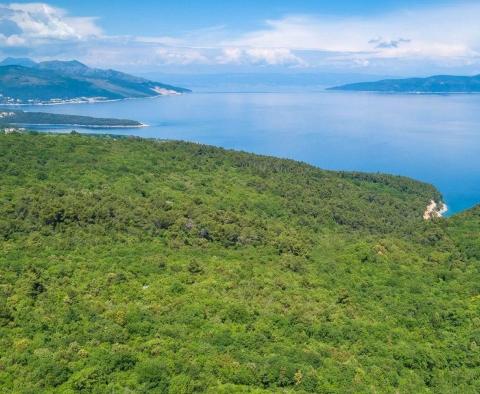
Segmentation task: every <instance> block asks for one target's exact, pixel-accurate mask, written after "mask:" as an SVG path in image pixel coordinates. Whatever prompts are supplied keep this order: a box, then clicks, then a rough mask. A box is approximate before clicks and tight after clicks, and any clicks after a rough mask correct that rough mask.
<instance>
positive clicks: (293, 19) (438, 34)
mask: <svg viewBox="0 0 480 394" xmlns="http://www.w3.org/2000/svg"><path fill="white" fill-rule="evenodd" d="M478 20H480V4H471V3H470V4H463V5H462V4H458V5H455V6H450V7H438V8H420V9H416V10H414V11H413V10H412V11H401V12H396V13H392V14H388V15H383V16H374V17H364V18H354V17H350V18H348V17H346V18H345V17H342V18H339V17H325V16H288V17H285V18H283V19H279V20H270V21H267V22H266V28H264V29H261V30H258V31H253V32H249V33H247V34H244V35H243V36H241V37H239V38H236V39H234V40H230V41H227V42H224V44H225V45H234V46H237V47H261V48H287V49H289V50H290V51H305V50H308V51H318V52H321V53H323V54H325V53H330V54H336V55H338V54H341V56H342V57H343V58H344V59H348V58H351V59H352V61H354V62H357V61H358V58H359V55H361V58H362V59H370V60H371V59H375V58H380V59H381V58H431V59H438V60H439V61H442V59H444V58H448V59H452V58H457V59H470V58H472V57H478V56H479V52H478V49H479V48H480V29H479V28H478Z"/></svg>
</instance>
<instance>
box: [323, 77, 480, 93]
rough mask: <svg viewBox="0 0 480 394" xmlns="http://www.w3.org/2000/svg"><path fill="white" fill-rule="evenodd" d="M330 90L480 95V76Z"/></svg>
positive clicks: (364, 84) (384, 82)
mask: <svg viewBox="0 0 480 394" xmlns="http://www.w3.org/2000/svg"><path fill="white" fill-rule="evenodd" d="M329 90H350V91H364V92H385V93H479V92H480V75H476V76H473V77H465V76H452V75H437V76H433V77H428V78H407V79H385V80H382V81H377V82H360V83H352V84H347V85H342V86H335V87H333V88H330V89H329Z"/></svg>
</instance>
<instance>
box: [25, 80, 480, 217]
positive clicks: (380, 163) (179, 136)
mask: <svg viewBox="0 0 480 394" xmlns="http://www.w3.org/2000/svg"><path fill="white" fill-rule="evenodd" d="M23 109H25V110H32V111H44V112H54V113H64V114H77V115H88V116H96V117H114V118H126V119H134V120H138V121H140V122H142V123H145V124H146V125H148V126H147V127H143V128H132V129H79V128H77V129H76V130H78V131H80V132H88V133H113V134H122V135H135V136H141V137H147V138H159V139H173V140H184V141H193V142H198V143H203V144H209V145H215V146H220V147H224V148H228V149H235V150H241V151H247V152H253V153H258V154H263V155H272V156H277V157H283V158H290V159H295V160H300V161H303V162H306V163H309V164H312V165H314V166H317V167H320V168H323V169H329V170H348V171H351V170H352V171H367V172H373V173H377V172H380V173H388V174H395V175H403V176H408V177H411V178H414V179H417V180H421V181H424V182H428V183H431V184H433V185H435V186H436V187H437V188H438V189H439V190H440V191H441V193H442V194H443V196H444V199H445V202H446V203H447V205H448V208H449V211H448V214H454V213H457V212H460V211H462V210H465V209H467V208H469V207H472V206H474V205H475V204H479V203H480V95H474V94H472V95H412V94H405V95H402V94H377V93H360V92H359V93H357V92H354V93H349V92H333V91H326V90H320V91H298V90H297V91H295V90H292V89H289V90H288V91H275V92H268V91H256V92H248V91H242V92H235V91H229V92H222V91H211V92H209V91H200V92H194V93H190V94H184V95H177V96H163V97H157V98H149V99H134V100H123V101H115V102H104V103H90V104H65V105H55V106H42V107H25V108H23ZM49 129H51V127H49ZM71 129H72V128H58V129H56V130H55V131H58V132H68V131H70V130H71Z"/></svg>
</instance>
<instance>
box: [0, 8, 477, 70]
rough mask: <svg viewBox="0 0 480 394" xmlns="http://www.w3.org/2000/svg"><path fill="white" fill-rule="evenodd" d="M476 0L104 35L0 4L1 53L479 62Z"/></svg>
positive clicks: (88, 21) (91, 24) (376, 63)
mask: <svg viewBox="0 0 480 394" xmlns="http://www.w3.org/2000/svg"><path fill="white" fill-rule="evenodd" d="M478 20H480V4H475V3H458V4H456V5H455V6H448V7H447V6H437V7H430V8H425V7H424V8H422V7H420V8H419V7H417V8H415V9H411V10H404V11H397V12H394V13H390V14H384V15H375V16H371V17H332V16H322V15H290V16H285V17H283V18H280V19H277V20H268V21H265V22H264V27H263V28H261V29H257V30H254V31H249V32H244V33H243V34H238V33H232V32H230V31H229V29H228V26H223V25H221V26H212V27H207V28H204V29H200V30H196V31H190V32H185V33H184V34H182V35H180V36H148V37H144V36H109V35H107V34H104V33H103V32H102V30H101V28H100V27H99V26H98V22H97V19H96V18H92V17H78V16H71V15H69V14H68V13H67V12H66V11H65V10H62V9H59V8H56V7H52V6H49V5H47V4H41V3H27V4H17V3H13V4H8V5H7V4H3V5H2V4H0V54H4V55H7V54H12V53H15V54H19V53H20V54H22V55H31V56H35V57H37V58H49V57H61V58H65V57H68V58H74V57H75V58H79V59H80V60H83V61H86V62H90V63H92V64H94V65H97V66H137V65H138V66H140V65H145V66H152V67H155V66H160V65H179V66H188V65H223V66H268V67H312V68H330V69H342V68H347V69H349V68H361V69H369V70H375V72H380V71H381V72H385V71H387V72H390V70H392V69H393V68H396V69H397V70H399V71H400V72H401V70H402V67H407V66H408V67H410V68H414V67H417V66H419V65H425V67H426V66H428V67H430V68H431V69H434V68H435V67H437V68H438V67H444V68H448V67H457V68H459V67H460V68H461V67H470V69H473V68H474V67H475V66H476V65H479V64H480V29H479V28H478Z"/></svg>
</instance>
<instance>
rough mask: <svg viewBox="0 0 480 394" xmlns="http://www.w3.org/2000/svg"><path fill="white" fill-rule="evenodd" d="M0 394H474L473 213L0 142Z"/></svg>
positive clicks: (122, 144)
mask: <svg viewBox="0 0 480 394" xmlns="http://www.w3.org/2000/svg"><path fill="white" fill-rule="evenodd" d="M0 168H1V171H0V392H6V393H10V392H18V393H39V392H40V393H41V392H49V393H51V392H53V393H57V392H58V393H75V392H86V393H88V392H90V393H124V392H125V393H127V392H134V393H137V392H138V393H192V392H210V393H249V392H253V393H269V392H303V393H310V392H311V393H358V392H365V393H371V392H387V393H389V392H390V393H398V392H415V393H416V392H418V393H420V392H425V393H428V392H435V393H451V392H462V393H475V392H478V391H479V390H480V383H479V382H480V319H479V317H478V316H479V312H480V265H479V264H480V248H479V246H478V245H479V244H478V242H476V240H478V237H479V233H480V227H479V226H480V216H479V210H478V208H477V209H474V210H472V211H470V212H467V213H464V214H461V215H458V216H456V217H453V218H451V219H438V220H431V221H425V220H423V213H424V211H425V208H426V206H427V205H428V204H429V203H430V201H431V200H432V199H433V200H435V201H437V202H440V201H441V196H440V195H439V193H438V192H437V191H436V190H435V189H434V188H433V187H432V186H430V185H427V184H423V183H420V182H416V181H413V180H410V179H407V178H402V177H394V176H388V175H383V174H362V173H343V172H331V171H323V170H320V169H317V168H314V167H311V166H309V165H306V164H302V163H298V162H294V161H289V160H281V159H275V158H270V157H261V156H255V155H251V154H247V153H240V152H232V151H226V150H223V149H219V148H213V147H209V146H203V145H197V144H190V143H183V142H166V141H154V140H151V141H149V140H142V139H137V138H120V137H113V136H104V137H99V136H96V137H95V136H82V135H78V134H76V135H49V134H10V135H0Z"/></svg>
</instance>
